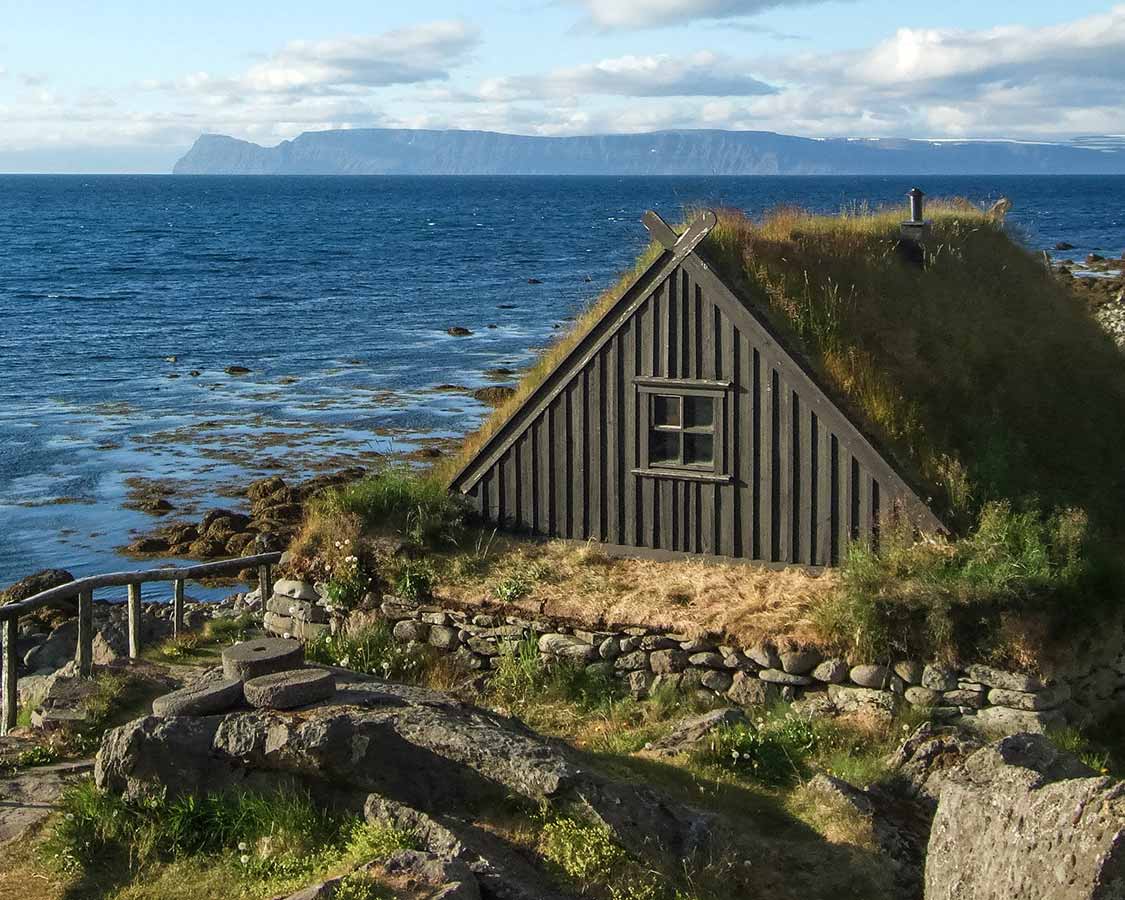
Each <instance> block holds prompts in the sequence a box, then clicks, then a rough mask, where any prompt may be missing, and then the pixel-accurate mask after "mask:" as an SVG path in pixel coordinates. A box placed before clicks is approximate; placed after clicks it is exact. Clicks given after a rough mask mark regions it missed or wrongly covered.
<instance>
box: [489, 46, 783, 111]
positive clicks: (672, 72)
mask: <svg viewBox="0 0 1125 900" xmlns="http://www.w3.org/2000/svg"><path fill="white" fill-rule="evenodd" d="M773 91H774V88H773V87H771V86H770V85H768V84H766V83H765V82H762V81H759V80H758V79H757V78H754V77H753V76H752V75H751V74H750V73H749V71H748V69H747V66H746V64H745V63H741V62H738V61H736V60H732V59H729V58H727V57H722V56H718V55H716V54H714V53H710V52H708V51H701V52H699V53H692V54H688V55H686V56H666V55H660V56H622V57H618V58H616V59H604V60H602V61H600V62H596V63H590V64H588V65H583V66H575V67H573V68H568V69H556V70H555V71H553V72H550V73H548V74H546V75H536V76H514V77H508V78H496V79H491V80H489V81H486V82H485V83H484V84H482V85H481V87H480V89H479V92H478V93H479V96H480V97H481V99H484V100H517V99H535V98H540V97H573V96H581V95H610V96H613V95H616V96H621V97H747V96H752V95H757V94H769V93H773Z"/></svg>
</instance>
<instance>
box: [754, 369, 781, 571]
mask: <svg viewBox="0 0 1125 900" xmlns="http://www.w3.org/2000/svg"><path fill="white" fill-rule="evenodd" d="M760 369H761V371H760V373H759V377H760V383H761V394H760V397H759V407H760V414H759V419H760V420H761V426H760V428H759V431H758V440H759V442H760V444H761V448H762V450H761V454H762V460H761V471H760V473H759V475H758V490H759V493H760V495H761V503H760V504H759V508H758V516H759V522H758V529H759V532H760V533H761V536H762V540H761V551H762V556H761V558H762V559H764V560H766V561H767V562H774V561H776V552H775V543H776V542H775V535H774V530H773V524H774V492H775V484H774V478H775V477H776V474H775V467H776V462H777V460H776V459H775V452H774V449H775V448H774V439H773V438H774V428H775V427H776V422H775V419H776V416H777V410H776V408H775V401H776V399H777V398H776V397H775V395H774V384H773V378H774V371H773V366H771V365H769V363H768V362H767V361H766V359H765V357H762V358H761V367H760Z"/></svg>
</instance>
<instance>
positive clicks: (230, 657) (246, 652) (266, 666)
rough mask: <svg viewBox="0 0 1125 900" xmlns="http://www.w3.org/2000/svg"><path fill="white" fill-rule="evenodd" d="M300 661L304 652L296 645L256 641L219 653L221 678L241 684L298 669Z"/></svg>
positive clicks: (293, 642)
mask: <svg viewBox="0 0 1125 900" xmlns="http://www.w3.org/2000/svg"><path fill="white" fill-rule="evenodd" d="M304 661H305V651H304V648H303V647H302V646H301V644H300V642H299V641H288V640H285V639H284V638H260V639H258V640H253V641H243V642H242V643H241V644H235V645H234V646H233V647H227V649H226V650H224V651H223V675H225V676H226V677H227V678H238V679H241V680H243V681H245V680H246V679H248V678H257V677H258V676H259V675H269V674H271V673H273V672H284V671H286V670H287V669H296V668H299V667H300V666H301V664H302V663H303V662H304Z"/></svg>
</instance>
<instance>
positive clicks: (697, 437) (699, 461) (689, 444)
mask: <svg viewBox="0 0 1125 900" xmlns="http://www.w3.org/2000/svg"><path fill="white" fill-rule="evenodd" d="M714 458H715V438H714V436H713V435H711V434H693V433H691V432H688V433H687V434H685V435H684V463H685V464H686V465H689V466H700V465H711V463H712V462H714Z"/></svg>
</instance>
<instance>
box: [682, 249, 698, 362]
mask: <svg viewBox="0 0 1125 900" xmlns="http://www.w3.org/2000/svg"><path fill="white" fill-rule="evenodd" d="M680 272H681V273H682V274H683V278H682V279H681V280H680V322H681V325H680V329H681V331H682V332H683V336H684V339H683V362H681V363H680V373H681V377H683V378H698V377H699V356H698V354H697V353H696V347H697V345H698V341H699V329H700V327H701V326H702V323H701V322H700V321H699V317H698V316H696V314H695V291H693V290H692V289H691V279H690V278H688V273H687V270H686V269H681V270H680Z"/></svg>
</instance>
